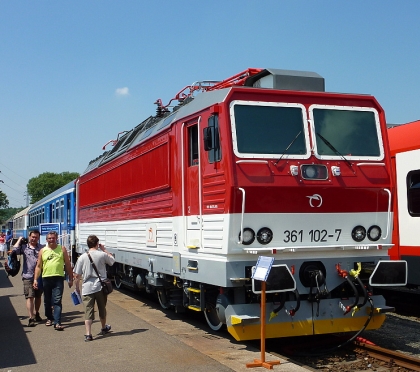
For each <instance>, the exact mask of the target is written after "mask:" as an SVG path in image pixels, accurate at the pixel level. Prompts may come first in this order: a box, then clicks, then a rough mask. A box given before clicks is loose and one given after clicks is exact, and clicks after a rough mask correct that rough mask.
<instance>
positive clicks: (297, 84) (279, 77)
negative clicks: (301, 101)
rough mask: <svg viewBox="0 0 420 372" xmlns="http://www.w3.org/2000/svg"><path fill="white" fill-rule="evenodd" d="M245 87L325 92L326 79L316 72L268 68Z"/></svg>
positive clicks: (248, 80) (246, 83) (248, 81)
mask: <svg viewBox="0 0 420 372" xmlns="http://www.w3.org/2000/svg"><path fill="white" fill-rule="evenodd" d="M245 86H249V87H255V88H269V89H282V90H283V89H284V90H303V91H311V92H325V79H324V78H323V77H322V76H320V75H318V74H317V73H315V72H310V71H293V70H278V69H273V68H267V69H265V70H262V71H261V72H260V73H258V74H256V75H253V76H251V77H250V78H248V79H247V80H246V82H245Z"/></svg>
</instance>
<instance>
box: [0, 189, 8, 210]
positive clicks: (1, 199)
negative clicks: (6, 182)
mask: <svg viewBox="0 0 420 372" xmlns="http://www.w3.org/2000/svg"><path fill="white" fill-rule="evenodd" d="M8 206H9V199H7V195H6V194H5V193H4V192H3V191H1V190H0V208H7V207H8Z"/></svg>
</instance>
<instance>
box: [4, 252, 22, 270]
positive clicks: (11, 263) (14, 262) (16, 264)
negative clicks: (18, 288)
mask: <svg viewBox="0 0 420 372" xmlns="http://www.w3.org/2000/svg"><path fill="white" fill-rule="evenodd" d="M5 269H6V272H7V275H9V276H16V275H17V274H19V271H20V260H18V257H17V254H16V252H15V251H13V252H12V253H10V255H9V258H8V259H7V267H6V268H5Z"/></svg>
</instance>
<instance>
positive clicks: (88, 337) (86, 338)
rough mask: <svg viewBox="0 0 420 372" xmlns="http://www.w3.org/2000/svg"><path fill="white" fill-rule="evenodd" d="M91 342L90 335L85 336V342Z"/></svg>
mask: <svg viewBox="0 0 420 372" xmlns="http://www.w3.org/2000/svg"><path fill="white" fill-rule="evenodd" d="M88 341H93V337H92V335H85V342H88Z"/></svg>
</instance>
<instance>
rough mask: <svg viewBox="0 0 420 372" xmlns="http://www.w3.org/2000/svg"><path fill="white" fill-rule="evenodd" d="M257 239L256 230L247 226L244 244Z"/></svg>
mask: <svg viewBox="0 0 420 372" xmlns="http://www.w3.org/2000/svg"><path fill="white" fill-rule="evenodd" d="M254 240H255V232H254V230H252V229H250V228H249V227H246V228H245V229H244V237H243V238H242V244H244V245H250V244H252V242H253V241H254ZM239 241H241V233H239Z"/></svg>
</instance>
